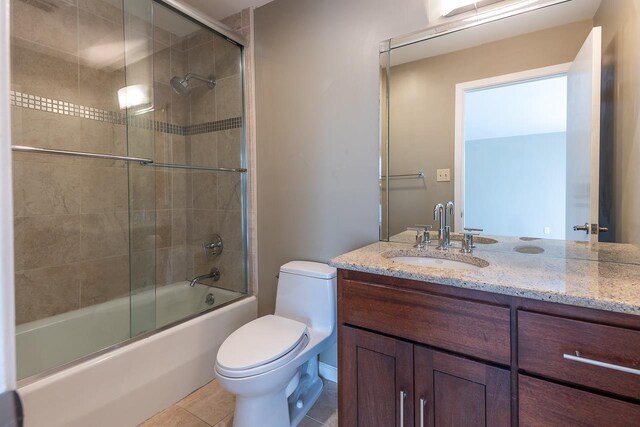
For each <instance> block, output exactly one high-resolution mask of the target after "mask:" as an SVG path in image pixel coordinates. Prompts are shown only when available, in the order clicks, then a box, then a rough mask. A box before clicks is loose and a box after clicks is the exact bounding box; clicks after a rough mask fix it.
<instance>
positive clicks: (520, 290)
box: [329, 233, 640, 315]
mask: <svg viewBox="0 0 640 427" xmlns="http://www.w3.org/2000/svg"><path fill="white" fill-rule="evenodd" d="M394 237H398V236H394ZM403 239H404V240H408V242H376V243H373V244H371V245H368V246H365V247H363V248H360V249H357V250H355V251H352V252H349V253H346V254H344V255H340V256H338V257H336V258H334V259H332V260H331V261H330V262H329V264H330V265H332V266H334V267H337V268H343V269H347V270H355V271H362V272H366V273H374V274H380V275H384V276H392V277H400V278H405V279H412V280H418V281H425V282H432V283H439V284H442V285H449V286H455V287H459V288H467V289H475V290H481V291H487V292H494V293H499V294H505V295H513V296H518V297H524V298H531V299H536V300H542V301H552V302H559V303H562V304H569V305H575V306H580V307H589V308H596V309H600V310H606V311H613V312H619V313H627V314H635V315H640V262H637V263H636V262H635V261H636V260H638V261H640V255H639V254H640V250H639V249H638V248H637V247H636V246H633V245H626V244H610V243H609V244H602V243H599V244H596V245H587V244H584V243H579V242H559V241H552V240H543V239H540V240H524V241H523V240H520V239H518V238H500V237H495V238H494V239H495V240H497V241H498V242H497V243H494V244H479V243H478V244H476V249H474V251H473V253H472V254H462V253H460V252H459V248H460V242H456V241H453V242H452V244H453V245H454V246H453V247H452V248H451V249H449V250H448V251H441V250H438V249H435V245H433V244H432V246H430V247H428V248H427V249H421V250H420V249H416V248H414V247H413V245H412V244H411V243H412V242H413V239H414V235H413V234H411V233H407V234H406V236H400V239H396V240H403ZM409 242H411V243H409ZM522 247H529V249H526V250H525V253H521V252H517V251H516V250H515V249H518V250H522ZM540 249H543V251H542V252H540ZM526 252H539V253H526ZM424 255H429V256H430V257H435V258H446V259H451V260H457V261H465V262H468V263H471V264H475V265H477V266H479V268H475V269H472V270H458V269H442V268H433V267H425V266H415V265H408V264H404V263H399V262H395V261H392V260H391V259H389V258H392V257H397V256H424ZM603 259H606V261H603ZM614 260H615V262H614ZM487 263H488V265H486V264H487Z"/></svg>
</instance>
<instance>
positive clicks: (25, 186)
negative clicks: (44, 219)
mask: <svg viewBox="0 0 640 427" xmlns="http://www.w3.org/2000/svg"><path fill="white" fill-rule="evenodd" d="M80 188H81V174H80V169H79V168H78V167H76V166H69V165H64V164H57V163H53V164H51V163H37V162H14V163H13V191H14V203H15V204H14V214H15V216H31V215H60V214H78V213H80Z"/></svg>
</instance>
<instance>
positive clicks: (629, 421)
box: [338, 270, 640, 427]
mask: <svg viewBox="0 0 640 427" xmlns="http://www.w3.org/2000/svg"><path fill="white" fill-rule="evenodd" d="M338 324H339V329H338V356H339V361H338V363H339V370H338V374H339V380H338V387H339V403H338V409H339V423H340V426H343V427H355V426H358V427H377V426H379V427H389V426H397V427H410V426H411V427H425V426H429V427H444V426H446V427H473V426H516V425H522V426H549V427H555V426H594V427H598V426H605V425H606V426H607V427H614V426H615V427H626V426H634V427H635V426H640V375H637V374H634V373H626V372H620V371H619V370H612V369H610V368H606V367H601V366H593V365H589V364H586V363H582V362H581V361H580V360H579V361H573V360H571V359H567V358H566V356H565V355H566V354H569V355H571V354H576V352H577V354H580V355H584V356H585V357H593V358H598V359H602V360H604V361H606V362H609V363H612V364H615V365H616V366H626V367H630V368H632V369H637V368H638V367H640V316H634V315H625V314H620V313H612V312H604V311H600V310H593V309H586V308H579V307H573V306H567V305H562V304H556V303H549V302H541V301H534V300H529V299H524V298H518V297H510V296H506V295H499V294H492V293H489V292H481V291H474V290H467V289H460V288H453V287H450V286H443V285H437V284H432V283H424V282H417V281H412V280H406V279H398V278H392V277H387V276H378V275H373V274H369V273H360V272H353V271H349V270H339V273H338Z"/></svg>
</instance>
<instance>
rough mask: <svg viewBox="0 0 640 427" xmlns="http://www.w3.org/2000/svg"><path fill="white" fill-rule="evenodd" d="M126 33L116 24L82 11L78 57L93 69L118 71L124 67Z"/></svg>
mask: <svg viewBox="0 0 640 427" xmlns="http://www.w3.org/2000/svg"><path fill="white" fill-rule="evenodd" d="M124 48H125V45H124V31H123V27H122V23H121V22H118V23H115V22H113V21H109V20H106V19H103V18H100V17H99V16H97V15H94V14H92V13H88V12H86V11H84V10H82V9H80V10H79V11H78V57H79V58H81V59H82V63H83V64H85V65H88V66H90V67H92V68H95V69H98V70H102V69H106V70H116V69H122V68H123V67H124Z"/></svg>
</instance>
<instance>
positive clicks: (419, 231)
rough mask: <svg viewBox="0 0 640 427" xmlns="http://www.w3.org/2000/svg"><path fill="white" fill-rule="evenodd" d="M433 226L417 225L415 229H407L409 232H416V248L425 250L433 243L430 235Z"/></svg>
mask: <svg viewBox="0 0 640 427" xmlns="http://www.w3.org/2000/svg"><path fill="white" fill-rule="evenodd" d="M430 230H431V225H428V224H427V225H424V224H417V225H415V226H413V227H407V231H415V232H416V247H417V248H418V249H422V248H424V247H425V246H426V245H428V244H430V243H431V235H430Z"/></svg>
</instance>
